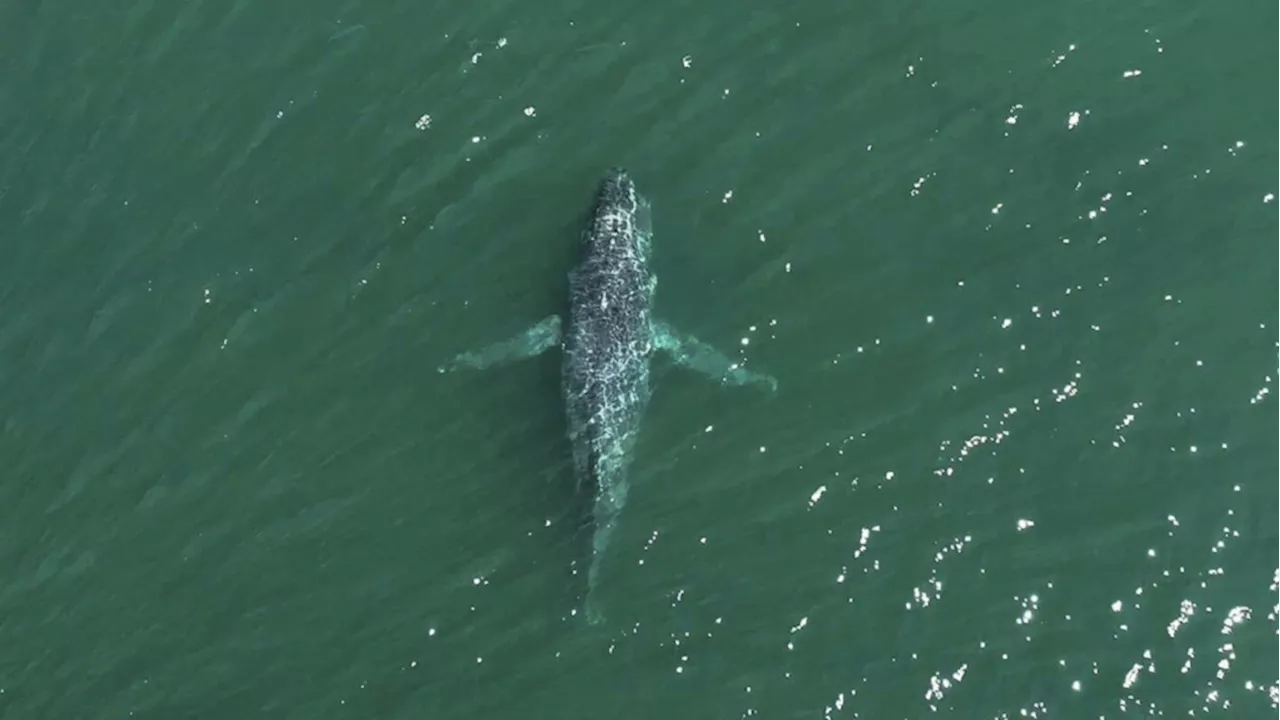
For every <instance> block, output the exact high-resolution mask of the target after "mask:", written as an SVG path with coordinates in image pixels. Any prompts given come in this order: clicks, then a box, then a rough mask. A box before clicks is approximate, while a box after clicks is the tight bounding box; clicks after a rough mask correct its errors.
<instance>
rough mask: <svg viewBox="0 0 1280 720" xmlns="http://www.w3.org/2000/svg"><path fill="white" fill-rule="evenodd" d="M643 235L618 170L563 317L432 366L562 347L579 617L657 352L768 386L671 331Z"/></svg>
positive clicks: (611, 525) (634, 200) (620, 491)
mask: <svg viewBox="0 0 1280 720" xmlns="http://www.w3.org/2000/svg"><path fill="white" fill-rule="evenodd" d="M652 238H653V232H652V225H651V212H650V206H649V202H648V201H647V200H646V199H645V198H644V197H642V196H641V195H640V194H639V192H638V191H637V190H636V186H635V183H634V182H633V181H632V179H631V177H630V175H629V174H628V173H627V172H626V171H625V170H623V169H621V168H614V169H612V170H610V171H609V172H608V173H607V174H606V176H605V177H604V179H603V180H602V181H601V183H600V186H599V190H598V192H597V193H596V198H595V205H594V207H593V209H592V213H591V216H590V219H589V221H588V222H587V225H586V227H585V228H584V229H583V232H582V238H581V256H580V260H579V263H578V265H577V266H576V267H575V268H574V269H573V270H572V271H571V272H570V273H569V311H568V314H567V318H563V319H562V318H561V317H560V315H549V316H547V317H545V318H544V319H542V320H541V321H540V322H538V323H536V324H534V325H533V326H531V327H529V328H528V329H526V330H524V331H523V332H521V333H520V334H518V335H516V336H515V337H512V338H510V339H507V340H504V341H502V342H499V343H495V344H493V345H490V346H488V347H486V348H483V349H480V350H478V351H472V352H465V353H462V354H461V355H458V356H457V357H455V358H454V359H453V360H452V361H450V362H449V363H446V364H445V365H442V366H441V367H440V371H441V372H446V371H449V370H454V369H457V368H462V367H470V368H485V367H489V366H491V365H494V364H496V363H500V362H505V361H509V360H514V359H519V358H527V357H534V356H537V355H540V354H542V353H544V352H546V351H548V350H550V349H552V348H556V347H559V348H560V349H561V350H562V372H561V383H562V390H563V395H564V406H565V416H566V420H567V424H568V436H569V442H570V444H571V446H572V449H573V466H574V475H575V478H576V480H577V483H578V486H579V488H580V489H589V491H590V492H593V493H594V506H593V512H592V521H593V524H594V529H593V534H592V541H591V562H590V566H589V569H588V571H587V598H586V603H585V610H586V616H587V618H588V621H589V622H592V623H598V622H599V621H600V620H601V619H602V618H603V615H602V614H601V612H600V609H599V606H598V603H596V602H595V601H594V593H593V591H594V590H595V588H596V586H597V584H598V581H599V576H600V564H601V560H602V558H603V557H604V556H605V551H606V549H607V547H608V545H609V541H610V539H611V537H612V535H613V533H614V531H615V530H616V528H617V526H618V520H619V517H620V516H621V513H622V508H623V506H624V505H625V504H626V501H627V491H628V489H629V486H630V485H629V482H628V477H627V476H628V468H629V466H630V463H631V457H632V451H633V450H634V449H635V445H636V438H637V436H638V435H639V431H640V424H641V419H642V417H643V416H644V411H645V407H646V406H647V405H648V402H649V397H650V394H651V384H650V365H651V360H652V359H653V357H654V355H655V353H658V352H660V351H661V352H663V353H664V354H666V355H669V356H670V357H671V358H672V359H673V360H674V361H675V362H676V363H678V364H680V365H683V366H686V367H690V368H692V369H695V370H698V371H700V372H702V373H704V374H707V375H710V376H712V377H715V378H717V379H719V380H720V381H721V382H724V383H726V384H731V385H746V384H759V385H762V386H765V387H767V388H768V389H769V390H770V391H771V392H773V391H776V390H777V381H776V380H774V379H773V377H771V376H769V375H767V374H763V373H758V372H753V371H750V370H747V369H746V368H745V367H744V366H743V364H742V362H741V361H735V360H732V359H730V358H729V357H728V356H727V355H725V354H724V353H722V352H720V351H718V350H716V349H715V348H713V347H711V346H710V345H707V344H706V343H703V342H702V341H700V340H698V339H697V338H695V337H693V336H690V335H684V334H681V333H679V332H678V331H676V330H675V329H674V328H673V327H671V326H670V325H668V324H667V323H665V322H663V321H661V320H658V319H656V318H655V317H654V315H653V300H654V291H655V288H656V287H657V280H656V278H655V277H654V274H653V272H652V271H651V270H650V268H649V257H650V249H651V240H652Z"/></svg>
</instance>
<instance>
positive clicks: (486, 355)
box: [437, 315, 560, 373]
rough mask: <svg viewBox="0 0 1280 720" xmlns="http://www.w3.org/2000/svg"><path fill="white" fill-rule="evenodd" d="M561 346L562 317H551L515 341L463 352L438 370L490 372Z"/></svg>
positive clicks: (524, 332) (505, 341)
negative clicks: (463, 369) (511, 362)
mask: <svg viewBox="0 0 1280 720" xmlns="http://www.w3.org/2000/svg"><path fill="white" fill-rule="evenodd" d="M559 344H560V316H559V315H549V316H547V317H545V318H543V319H542V320H541V321H539V322H538V324H536V325H534V326H532V327H530V328H528V329H526V330H524V331H523V332H521V333H520V334H518V335H515V336H514V337H510V338H508V339H506V340H503V341H502V342H497V343H494V344H492V345H488V346H486V347H483V348H480V349H479V350H475V351H472V352H464V353H462V354H461V355H458V356H457V357H455V358H454V359H452V360H450V361H449V362H447V363H445V364H443V365H441V366H440V367H439V368H437V370H438V371H439V372H442V373H443V372H449V371H451V370H457V369H459V368H474V369H482V368H487V367H489V366H491V365H496V364H498V363H502V362H508V361H512V360H522V359H524V358H531V357H535V356H537V355H541V354H542V353H544V352H546V351H548V350H550V349H551V348H553V347H555V346H557V345H559Z"/></svg>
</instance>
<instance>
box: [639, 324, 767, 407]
mask: <svg viewBox="0 0 1280 720" xmlns="http://www.w3.org/2000/svg"><path fill="white" fill-rule="evenodd" d="M653 341H654V346H655V347H657V349H659V350H662V351H664V352H666V353H667V354H668V355H670V356H671V359H673V360H675V362H676V363H677V364H680V365H683V366H685V367H687V368H690V369H692V370H697V371H698V372H700V373H703V374H704V375H709V376H711V377H713V378H717V379H718V380H720V381H721V382H723V383H726V384H729V385H749V384H751V385H762V386H765V387H767V388H769V391H770V392H777V390H778V381H777V380H775V379H774V378H773V376H771V375H767V374H765V373H758V372H754V371H751V370H748V369H747V368H745V367H743V364H742V361H740V360H734V359H732V358H730V357H729V356H728V355H725V354H724V353H722V352H720V351H719V350H717V349H715V348H714V347H712V346H710V345H708V344H707V343H704V342H702V341H701V340H699V339H698V338H696V337H694V336H692V335H684V334H681V333H680V332H678V331H677V330H676V329H675V328H673V327H672V326H670V325H668V324H667V323H664V322H662V321H661V320H655V321H653Z"/></svg>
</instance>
